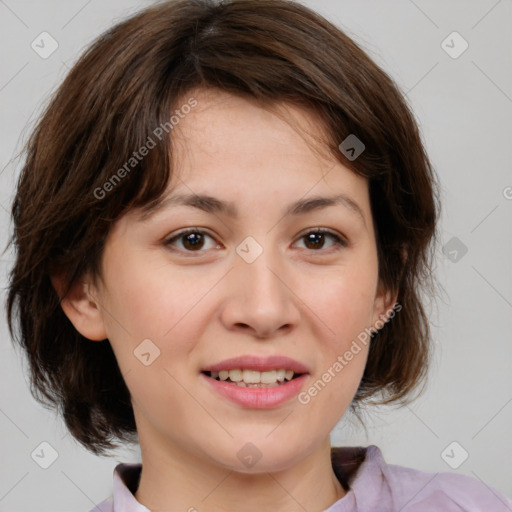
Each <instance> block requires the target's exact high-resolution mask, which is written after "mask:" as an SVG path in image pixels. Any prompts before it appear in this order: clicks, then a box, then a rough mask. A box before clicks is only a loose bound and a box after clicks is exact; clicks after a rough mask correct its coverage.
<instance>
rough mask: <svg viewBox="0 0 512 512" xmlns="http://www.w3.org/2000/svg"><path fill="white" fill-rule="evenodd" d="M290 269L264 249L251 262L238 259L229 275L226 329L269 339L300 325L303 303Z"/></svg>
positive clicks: (225, 306)
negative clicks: (295, 290) (300, 304)
mask: <svg viewBox="0 0 512 512" xmlns="http://www.w3.org/2000/svg"><path fill="white" fill-rule="evenodd" d="M289 270H290V269H288V271H286V269H285V265H284V264H283V263H282V262H280V261H279V260H278V257H277V255H276V254H275V251H272V250H270V249H264V250H263V252H262V253H261V254H260V256H258V258H257V259H256V260H255V261H253V262H252V263H248V262H247V261H245V260H244V259H243V258H241V257H238V256H237V257H236V259H235V263H234V268H233V270H231V272H229V273H228V275H227V276H226V277H227V285H226V288H225V290H226V300H225V301H224V302H223V308H222V311H221V321H222V323H223V324H224V326H225V327H226V328H227V329H228V330H237V331H240V332H244V333H249V334H251V335H252V336H254V337H257V338H268V337H271V336H274V335H277V334H278V333H282V334H284V333H285V332H289V331H290V330H291V329H293V327H294V326H296V325H298V322H299V319H300V309H299V303H300V300H299V298H298V297H297V295H295V294H294V292H293V285H292V283H291V280H292V279H291V273H290V272H289Z"/></svg>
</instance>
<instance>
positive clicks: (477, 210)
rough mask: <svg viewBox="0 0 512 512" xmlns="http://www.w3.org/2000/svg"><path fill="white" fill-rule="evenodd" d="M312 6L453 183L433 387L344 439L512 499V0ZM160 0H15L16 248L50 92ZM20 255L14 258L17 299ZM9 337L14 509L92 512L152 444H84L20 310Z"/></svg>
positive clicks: (11, 52)
mask: <svg viewBox="0 0 512 512" xmlns="http://www.w3.org/2000/svg"><path fill="white" fill-rule="evenodd" d="M304 3H305V4H306V5H309V6H311V7H313V8H315V9H316V10H318V11H319V12H320V13H322V14H324V15H325V16H326V17H328V18H329V19H330V20H331V21H333V22H334V23H336V24H337V25H338V26H340V27H341V28H343V29H344V30H345V31H346V32H347V33H348V34H349V35H350V36H352V37H353V38H354V39H355V40H356V41H357V42H358V43H359V44H361V45H362V46H363V47H364V48H365V49H366V50H367V51H368V52H369V53H370V55H371V56H372V57H373V58H374V59H375V60H376V61H377V63H379V64H380V65H381V66H382V67H383V68H384V69H385V70H386V71H387V72H388V73H389V74H390V75H391V76H392V77H393V78H394V79H395V80H396V82H397V83H398V85H399V87H400V88H401V90H402V91H403V92H404V94H406V95H407V99H408V101H409V103H410V105H411V107H412V108H413V111H414V113H415V115H416V117H417V119H418V121H419V123H420V127H421V131H422V135H423V138H424V140H425V143H426V146H427V150H428V151H429V154H430V156H431V159H432V161H433V163H434V166H435V168H436V171H437V173H438V175H439V177H440V181H441V185H442V198H441V199H442V203H443V204H442V206H443V212H442V218H441V237H442V240H441V245H442V247H440V248H439V251H438V254H437V260H436V262H437V263H436V273H437V275H438V278H439V280H440V282H441V283H442V285H443V286H444V290H445V293H444V294H443V295H442V296H441V297H439V299H438V300H437V303H436V304H435V305H432V307H431V308H430V318H431V322H432V330H433V335H434V342H435V357H434V363H433V366H432V370H431V372H430V383H429V386H428V388H427V390H426V392H425V394H424V395H423V396H422V397H421V398H420V399H418V400H417V401H416V402H414V403H413V404H411V405H410V406H407V407H404V408H402V409H397V408H392V407H389V408H381V409H379V410H373V411H370V415H369V417H368V420H367V422H368V435H365V433H364V432H363V431H362V430H361V429H360V428H359V427H357V424H356V423H355V422H352V421H350V418H349V417H347V416H346V417H345V418H344V419H343V420H342V421H341V422H340V423H339V425H338V426H337V427H336V429H335V430H334V431H333V432H332V444H333V445H363V446H366V445H369V444H376V445H377V446H379V447H380V448H381V450H382V452H383V454H384V457H385V459H386V460H387V461H388V462H389V463H393V464H400V465H405V466H409V467H414V468H417V469H421V470H425V471H434V472H437V471H448V472H459V473H463V474H467V475H470V476H472V477H473V478H477V479H479V480H481V481H483V482H484V483H485V484H486V485H488V486H490V487H493V488H495V489H497V490H499V491H501V492H502V493H504V494H506V495H508V496H511V497H512V441H511V432H512V334H511V333H512V264H511V261H512V149H511V148H512V143H511V141H512V31H511V30H510V27H511V22H512V2H511V1H510V0H501V1H496V0H479V1H477V0H473V1H468V0H451V1H449V2H446V1H444V0H434V1H433V0H431V1H427V0H415V1H412V0H317V1H314V0H309V1H305V2H304ZM150 4H151V2H149V1H143V0H115V1H109V2H102V1H100V0H89V1H87V0H66V1H64V0H59V1H57V0H53V1H52V0H45V1H36V0H0V40H1V44H2V56H1V63H0V70H1V76H0V110H1V137H0V141H1V148H0V155H1V160H0V164H1V165H0V172H1V174H0V229H1V239H0V242H1V243H2V250H3V248H4V247H5V243H6V241H7V238H8V235H9V234H10V232H11V228H12V225H11V222H10V217H9V210H10V205H11V201H12V198H13V193H14V188H15V182H16V178H17V175H18V173H19V169H20V165H21V163H20V161H19V160H15V159H14V156H15V155H16V154H17V152H19V150H20V149H21V144H22V142H23V141H24V140H25V137H26V136H27V135H28V133H30V130H31V128H32V127H33V126H34V123H35V122H36V121H37V118H38V115H39V113H40V111H41V108H42V106H43V105H44V103H45V100H46V99H47V97H48V94H49V93H51V92H52V91H54V90H55V88H56V87H57V85H58V84H59V83H60V82H61V81H62V79H63V78H64V76H65V75H66V73H67V72H68V70H69V68H70V67H71V66H72V64H73V63H74V62H75V60H76V59H77V57H78V55H80V53H81V52H82V51H83V50H84V48H85V47H86V46H87V45H88V44H89V43H90V42H91V41H92V40H93V39H94V38H95V37H96V36H97V35H99V34H100V33H101V32H102V31H104V30H105V29H107V28H109V27H110V26H111V25H112V24H114V23H116V22H117V21H120V20H121V19H122V18H123V17H125V16H127V15H130V14H131V13H133V12H135V11H137V10H139V9H141V8H144V7H146V6H148V5H150ZM42 32H48V33H49V34H50V35H51V37H52V38H53V39H55V41H56V42H57V44H58V48H57V49H56V50H55V51H54V52H53V53H52V55H50V56H49V57H47V58H42V57H41V56H40V55H39V54H38V53H36V51H34V50H33V48H32V46H31V44H32V42H33V41H34V40H36V41H37V38H38V37H40V36H39V35H40V34H41V33H42ZM453 32H457V34H453ZM45 37H47V36H45ZM466 45H468V46H467V48H466ZM464 48H466V49H465V51H462V50H464ZM77 121H79V120H77ZM12 260H13V254H12V253H11V252H9V251H8V252H6V253H4V254H3V255H2V259H1V263H0V264H1V268H0V279H1V287H2V288H1V292H2V306H4V305H5V296H6V294H5V288H6V286H7V272H8V270H9V269H10V267H11V265H12ZM398 314H399V313H398ZM0 334H1V345H0V350H1V357H0V375H1V390H2V393H1V402H0V443H1V456H0V511H9V512H22V511H23V512H27V511H29V510H30V511H36V510H37V511H40V512H50V511H51V512H64V511H66V512H74V511H76V512H85V511H87V510H90V509H91V508H92V507H93V506H94V504H96V503H98V502H99V501H101V500H103V499H104V498H106V497H107V496H108V495H110V493H111V491H112V472H113V469H114V467H115V465H116V464H117V463H118V462H120V461H123V462H130V461H138V460H139V453H138V451H137V449H134V450H129V449H123V450H119V451H118V452H116V454H114V455H113V456H112V457H108V458H101V457H96V456H94V455H92V454H90V453H88V452H87V451H86V450H85V449H84V448H82V447H81V446H80V445H79V444H78V443H77V442H75V441H74V440H73V439H72V438H71V436H70V435H69V434H67V432H66V429H65V426H64V424H63V422H62V421H61V420H60V418H57V417H56V415H55V414H52V413H51V412H48V411H47V410H45V409H44V408H43V407H42V406H40V405H39V404H38V403H37V402H36V401H35V400H34V399H33V398H32V396H31V395H30V392H29V387H28V378H27V373H26V368H27V366H26V363H25V361H23V360H22V358H20V357H19V356H18V353H17V352H15V351H14V349H13V347H12V342H11V339H10V336H9V334H8V330H7V326H6V317H5V313H4V312H2V319H1V324H0ZM41 443H48V444H49V445H50V446H51V448H49V447H48V445H46V444H45V445H42V447H43V448H44V447H46V453H51V454H54V457H57V458H56V460H55V461H54V462H53V463H52V464H51V465H50V467H48V468H47V469H44V468H42V467H40V465H39V464H37V463H36V461H35V460H34V459H36V457H35V456H34V458H33V454H34V453H38V450H39V451H40V450H41ZM52 450H54V451H55V453H54V452H53V451H52ZM447 454H448V455H449V456H448V457H447ZM466 457H467V458H466ZM464 459H465V460H464ZM462 461H463V462H462ZM452 466H457V467H456V468H454V467H452ZM489 492H492V491H491V490H490V491H489Z"/></svg>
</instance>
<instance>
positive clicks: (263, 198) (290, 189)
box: [137, 90, 371, 224]
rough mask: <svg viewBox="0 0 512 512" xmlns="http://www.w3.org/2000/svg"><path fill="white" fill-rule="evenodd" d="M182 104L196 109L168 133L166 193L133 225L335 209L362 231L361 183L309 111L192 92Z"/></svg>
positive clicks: (364, 212) (363, 183)
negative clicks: (171, 214) (173, 217)
mask: <svg viewBox="0 0 512 512" xmlns="http://www.w3.org/2000/svg"><path fill="white" fill-rule="evenodd" d="M190 97H193V98H194V99H195V100H196V102H197V105H196V106H195V107H194V109H193V110H192V111H190V112H189V113H187V114H186V115H184V116H183V117H182V118H181V119H180V121H179V123H178V125H177V126H176V127H175V129H174V130H173V131H172V132H171V147H172V158H171V160H172V164H171V165H172V172H171V180H170V183H169V185H168V187H167V190H166V191H165V193H164V194H163V196H162V197H161V198H160V201H159V202H158V203H157V204H156V205H155V206H153V207H151V208H147V207H146V208H144V209H143V210H142V212H139V214H138V216H137V217H138V219H137V220H141V221H146V220H148V219H149V218H151V217H154V214H155V213H158V212H159V211H163V210H164V209H168V208H169V207H174V206H180V205H181V206H183V205H185V206H187V207H193V208H197V209H199V210H203V211H206V212H208V213H213V214H215V215H219V214H223V215H224V214H229V215H230V216H231V218H240V217H241V216H245V215H246V214H247V215H249V212H250V211H252V212H254V211H259V212H260V215H263V213H264V212H263V210H262V209H266V210H268V209H269V208H274V207H278V208H277V209H276V212H277V211H278V210H279V215H283V216H284V215H292V214H293V215H297V214H299V213H307V212H311V211H314V210H315V207H316V208H317V209H318V206H319V205H320V204H322V205H328V203H330V204H333V203H340V204H341V205H342V206H344V207H345V208H346V209H348V210H351V211H352V213H355V214H357V215H358V216H359V217H360V220H363V224H368V222H367V221H366V220H365V219H366V218H367V217H368V216H369V215H371V212H370V209H369V205H368V204H367V203H368V197H367V183H366V179H365V178H363V177H361V176H359V175H357V174H356V173H355V172H353V171H352V170H351V169H348V168H347V167H345V166H344V165H343V164H341V163H340V162H339V161H338V160H336V159H335V158H334V156H333V155H332V154H331V153H330V152H329V148H328V146H327V145H326V143H325V139H326V135H325V133H324V132H323V130H324V126H323V124H322V122H321V120H320V118H319V116H318V115H317V114H316V113H315V111H314V110H312V109H305V108H302V107H297V106H295V105H291V104H283V103H281V104H273V105H271V106H270V107H269V108H267V107H266V106H265V107H262V106H261V105H260V104H259V103H257V102H256V101H255V100H252V99H249V98H245V97H240V96H235V95H231V94H228V93H226V92H222V91H218V90H196V91H193V92H192V93H190V94H189V95H187V96H185V97H184V98H183V99H182V102H183V103H186V102H187V101H188V98H190ZM177 104H178V105H179V104H180V103H179V102H178V103H177ZM190 211H192V210H190ZM370 224H371V219H370Z"/></svg>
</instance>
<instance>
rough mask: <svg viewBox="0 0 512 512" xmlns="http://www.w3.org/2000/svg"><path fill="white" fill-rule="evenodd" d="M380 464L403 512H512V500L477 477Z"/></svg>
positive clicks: (394, 498)
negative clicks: (434, 511) (441, 511)
mask: <svg viewBox="0 0 512 512" xmlns="http://www.w3.org/2000/svg"><path fill="white" fill-rule="evenodd" d="M379 463H380V465H381V469H382V471H383V473H384V475H385V479H386V483H387V485H388V486H389V488H390V491H391V494H392V496H393V502H394V503H395V504H396V506H398V507H399V509H400V510H402V512H423V511H427V510H443V512H512V500H510V499H509V498H507V497H506V496H504V495H503V494H502V493H500V492H499V491H497V490H496V489H494V488H492V487H490V486H488V485H487V484H485V483H483V482H482V481H480V480H478V479H477V478H473V477H470V476H467V475H461V474H458V473H449V472H439V473H434V472H426V471H420V470H417V469H413V468H408V467H405V466H399V465H394V464H386V463H385V462H384V461H383V459H382V458H380V460H379ZM400 507H401V508H400Z"/></svg>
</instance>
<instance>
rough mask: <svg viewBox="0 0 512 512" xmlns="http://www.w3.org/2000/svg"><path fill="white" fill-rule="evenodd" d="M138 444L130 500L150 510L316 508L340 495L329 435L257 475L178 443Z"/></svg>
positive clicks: (300, 511)
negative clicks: (138, 462) (137, 477)
mask: <svg viewBox="0 0 512 512" xmlns="http://www.w3.org/2000/svg"><path fill="white" fill-rule="evenodd" d="M153 441H154V440H153ZM140 442H141V454H142V461H143V468H142V472H141V477H140V481H139V486H138V489H137V491H136V493H135V498H136V499H137V501H138V502H139V503H141V504H143V505H144V506H146V507H147V508H149V509H150V510H155V511H158V510H184V511H185V510H186V511H190V512H197V511H201V512H220V511H225V510H236V509H240V510H244V511H246V512H264V511H267V510H268V511H271V510H272V511H274V510H279V511H280V512H304V510H308V511H311V512H314V511H318V512H320V511H322V510H325V509H327V508H329V506H331V505H332V504H333V503H335V502H336V501H338V500H339V499H341V498H342V497H343V496H344V495H345V490H344V489H343V487H342V486H341V484H340V483H339V481H338V480H337V478H336V476H335V474H334V471H333V469H332V465H331V452H330V440H329V438H327V439H326V440H325V441H324V442H323V443H322V444H321V445H320V446H319V447H318V448H317V449H315V450H314V451H312V452H311V453H310V454H308V455H307V456H305V457H304V458H302V459H300V460H299V461H297V462H296V463H295V464H293V465H292V466H290V467H288V468H286V469H281V470H279V471H274V472H266V471H265V472H261V473H239V472H236V471H233V470H230V469H228V468H225V467H222V466H219V465H216V464H215V463H214V462H212V461H211V460H206V459H205V458H198V457H197V456H195V455H193V454H191V453H190V452H186V451H184V450H183V449H181V448H180V447H179V446H175V445H172V446H168V445H167V446H166V448H165V449H162V446H159V447H158V449H152V448H150V447H151V446H155V444H151V445H145V444H144V443H143V439H140Z"/></svg>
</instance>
